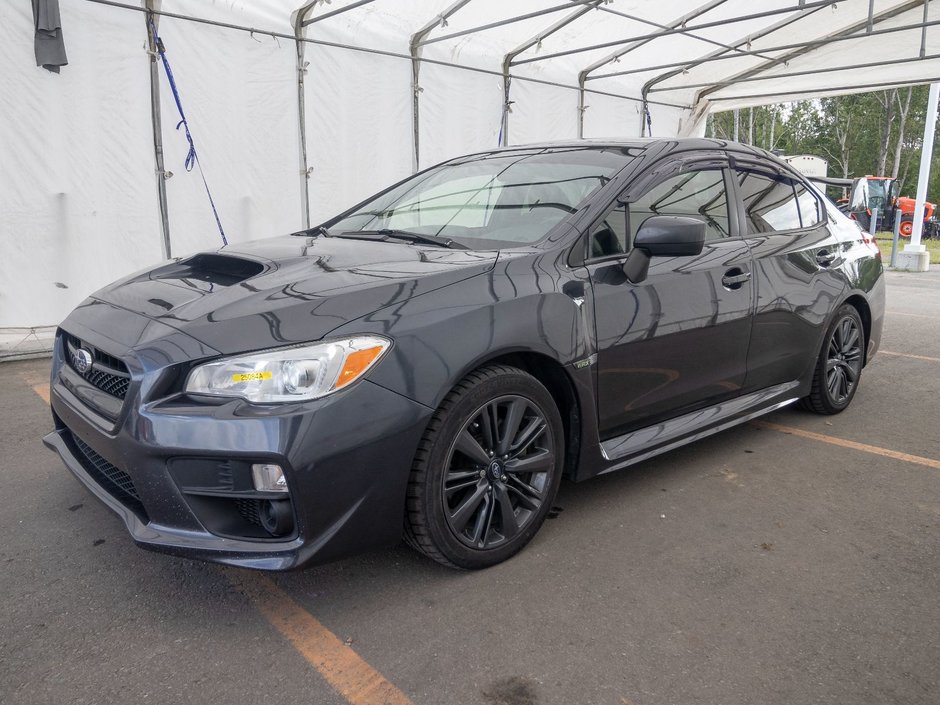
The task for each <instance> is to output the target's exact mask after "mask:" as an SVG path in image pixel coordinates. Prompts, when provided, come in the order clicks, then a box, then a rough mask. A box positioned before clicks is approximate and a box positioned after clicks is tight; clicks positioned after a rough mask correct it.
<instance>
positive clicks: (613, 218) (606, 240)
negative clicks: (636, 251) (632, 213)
mask: <svg viewBox="0 0 940 705" xmlns="http://www.w3.org/2000/svg"><path fill="white" fill-rule="evenodd" d="M629 249H630V243H629V242H628V241H627V207H626V206H624V205H620V204H618V205H617V206H615V207H614V208H612V209H610V211H608V212H607V215H605V216H604V219H603V220H602V221H601V222H600V223H598V224H597V225H595V226H594V232H593V233H591V254H590V256H591V257H608V256H609V255H619V254H623V253H624V252H626V251H627V250H629Z"/></svg>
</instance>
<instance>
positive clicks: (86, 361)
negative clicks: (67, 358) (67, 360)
mask: <svg viewBox="0 0 940 705" xmlns="http://www.w3.org/2000/svg"><path fill="white" fill-rule="evenodd" d="M94 361H95V358H93V357H92V355H91V352H89V351H88V350H86V349H85V348H79V349H78V350H76V351H75V353H74V354H73V355H72V364H73V365H75V369H76V370H77V371H78V373H79V374H87V373H88V372H89V371H90V370H91V366H92V364H94Z"/></svg>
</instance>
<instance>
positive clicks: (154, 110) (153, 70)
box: [144, 0, 173, 259]
mask: <svg viewBox="0 0 940 705" xmlns="http://www.w3.org/2000/svg"><path fill="white" fill-rule="evenodd" d="M155 2H159V0H147V2H146V4H145V8H146V10H147V12H146V14H145V15H144V22H146V25H147V50H148V53H149V54H150V124H151V129H152V130H153V156H154V161H155V163H156V169H155V174H156V177H157V204H158V208H159V209H160V232H161V234H162V235H163V242H162V245H163V258H164V259H170V258H171V257H172V256H173V249H172V245H171V243H170V207H169V202H168V200H167V195H166V180H167V172H166V165H165V163H164V159H163V118H162V115H161V112H160V69H159V67H158V66H157V46H156V44H154V36H153V32H151V31H150V23H151V22H153V25H154V27H156V26H158V25H159V23H160V18H159V17H157V16H155V12H154V11H155V9H156V8H155V7H154V4H155Z"/></svg>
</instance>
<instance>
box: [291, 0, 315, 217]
mask: <svg viewBox="0 0 940 705" xmlns="http://www.w3.org/2000/svg"><path fill="white" fill-rule="evenodd" d="M316 4H317V0H311V2H308V3H307V4H306V5H303V6H302V7H301V8H300V9H298V10H297V12H295V13H294V17H293V18H292V19H293V22H292V24H293V25H294V44H295V45H296V49H297V127H298V130H297V134H298V145H299V149H300V220H301V223H302V224H303V227H304V228H309V227H310V167H309V165H308V164H307V114H306V99H305V98H304V76H306V75H307V63H306V61H304V50H305V47H306V46H307V43H306V42H305V41H303V39H304V37H303V35H304V18H305V17H306V16H307V13H309V12H310V11H311V10H312V9H313V8H314V6H315V5H316Z"/></svg>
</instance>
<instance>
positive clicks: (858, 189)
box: [845, 176, 940, 238]
mask: <svg viewBox="0 0 940 705" xmlns="http://www.w3.org/2000/svg"><path fill="white" fill-rule="evenodd" d="M899 191H900V183H899V182H898V180H897V179H893V178H891V177H890V176H863V177H861V178H859V179H855V181H854V182H853V183H852V190H851V192H850V194H849V198H848V200H847V202H846V207H845V211H846V213H847V214H848V215H849V217H851V218H853V219H855V220H857V221H858V222H859V224H860V225H861V227H862V229H864V230H868V229H869V228H870V226H871V218H872V213H873V212H874V211H875V209H876V208H877V209H878V222H877V223H876V224H875V228H876V230H879V231H892V230H894V219H895V218H896V217H897V214H898V213H900V214H901V224H900V227H899V233H900V235H901V237H910V236H911V233H913V232H914V206H915V204H916V201H915V199H913V198H908V197H906V196H901V195H899ZM935 209H936V206H935V205H934V204H933V203H924V229H923V237H925V238H931V237H937V236H938V235H940V222H938V221H937V219H936V218H935V217H934V211H935Z"/></svg>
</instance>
